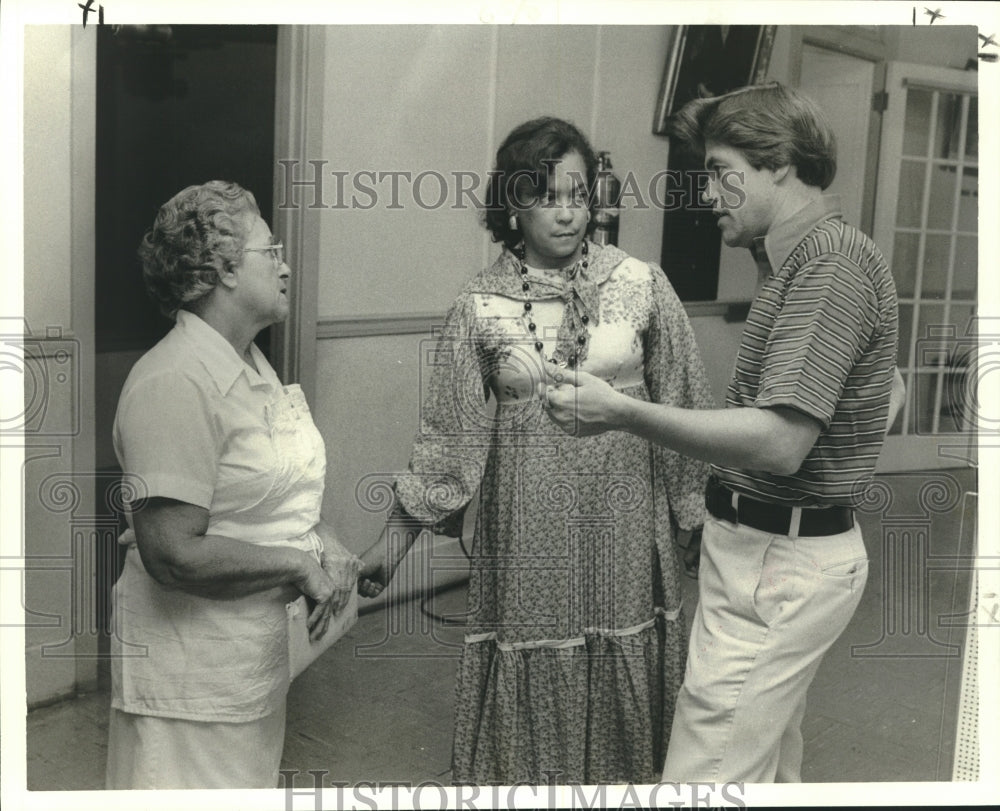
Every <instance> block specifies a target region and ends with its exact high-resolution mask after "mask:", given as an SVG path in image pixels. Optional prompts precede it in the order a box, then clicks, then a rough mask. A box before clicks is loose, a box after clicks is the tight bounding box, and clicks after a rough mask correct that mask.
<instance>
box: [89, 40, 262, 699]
mask: <svg viewBox="0 0 1000 811" xmlns="http://www.w3.org/2000/svg"><path fill="white" fill-rule="evenodd" d="M97 32H98V45H97V121H96V130H97V156H96V160H97V194H96V200H95V205H96V211H95V220H96V252H97V256H96V267H97V272H96V277H97V278H96V297H95V298H96V303H95V332H96V335H95V339H96V350H97V355H96V369H95V376H96V380H95V386H96V393H97V395H96V400H97V404H96V405H97V420H96V422H97V436H96V441H97V448H96V457H97V465H96V467H97V468H98V472H99V474H100V476H101V478H102V481H107V482H113V481H114V480H115V479H116V477H117V476H118V475H120V470H119V469H118V466H117V461H116V459H115V456H114V452H113V449H112V446H111V427H112V423H113V419H114V410H115V405H116V404H117V401H118V395H119V393H120V392H121V388H122V385H123V384H124V382H125V378H126V376H127V375H128V372H129V370H130V369H131V367H132V364H133V363H134V362H135V361H136V359H137V358H138V357H139V356H140V355H141V354H142V352H144V351H145V350H147V349H149V348H150V347H152V346H153V344H155V343H156V342H157V341H158V340H159V339H160V338H162V337H163V336H164V335H165V334H166V333H167V331H168V330H169V329H170V328H171V326H172V322H171V321H169V320H168V319H167V318H165V317H164V316H162V315H161V314H160V312H159V310H158V309H157V307H156V306H155V305H154V304H153V303H152V301H150V299H149V298H148V297H147V295H146V292H145V288H144V286H143V282H142V274H141V272H140V269H139V262H138V259H137V258H136V248H137V247H138V245H139V241H140V240H141V238H142V236H143V234H144V233H145V231H146V229H148V228H149V226H150V225H151V224H152V222H153V218H154V217H155V216H156V212H157V210H158V209H159V207H160V205H161V204H162V203H164V202H165V201H166V200H167V199H169V198H170V197H171V196H172V195H174V194H175V193H176V192H178V191H180V190H181V189H182V188H184V187H185V186H188V185H191V184H194V183H203V182H205V181H207V180H212V179H223V180H233V181H236V182H237V183H239V184H240V185H241V186H243V187H245V188H247V189H249V190H251V191H252V192H253V193H254V196H255V197H256V198H257V203H258V205H259V207H260V210H261V214H262V215H263V216H264V218H265V219H266V220H269V221H270V219H271V217H272V195H273V191H272V184H273V182H274V181H273V177H274V101H275V67H276V45H277V27H276V26H264V25H233V26H213V25H171V26H115V27H112V26H110V25H105V26H99V27H97ZM257 343H258V345H259V346H260V347H261V349H262V350H263V351H264V353H265V354H269V348H270V334H269V331H266V330H265V331H264V332H262V333H261V334H260V335H259V336H258V339H257ZM105 489H106V488H104V487H101V488H99V490H100V491H101V492H98V504H97V513H98V515H99V516H104V517H106V518H107V519H108V520H109V521H111V522H114V521H115V520H116V519H120V516H117V515H115V514H114V506H113V505H112V504H109V503H108V501H109V500H108V499H107V498H105V497H104V492H103V491H104V490H105ZM113 535H114V533H110V534H109V535H108V536H106V537H107V538H113ZM100 547H101V548H99V549H98V550H97V556H98V567H97V571H98V583H97V594H98V601H97V602H98V605H97V627H98V628H99V629H102V632H103V633H105V634H106V633H107V631H108V624H109V619H110V602H109V601H110V589H111V585H112V584H113V582H114V581H115V579H117V577H118V574H119V572H120V567H121V562H122V560H123V555H122V551H121V550H120V549H119V548H118V547H117V544H115V543H114V542H113V541H112V542H108V540H105V541H103V542H101V543H100ZM103 642H104V650H107V640H106V639H104V640H103ZM101 680H102V681H104V682H105V683H107V682H106V680H107V668H102V673H101Z"/></svg>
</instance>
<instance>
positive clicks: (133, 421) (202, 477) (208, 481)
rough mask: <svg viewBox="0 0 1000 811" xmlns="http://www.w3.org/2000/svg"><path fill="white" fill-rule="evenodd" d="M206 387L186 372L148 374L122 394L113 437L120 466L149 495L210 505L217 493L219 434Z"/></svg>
mask: <svg viewBox="0 0 1000 811" xmlns="http://www.w3.org/2000/svg"><path fill="white" fill-rule="evenodd" d="M212 427H213V423H212V417H211V409H210V406H209V404H208V403H207V402H206V397H205V393H204V392H203V391H202V390H201V389H200V388H199V386H198V385H197V384H196V383H195V382H194V381H193V380H191V379H190V378H188V377H187V376H185V375H184V374H182V373H180V372H177V371H173V370H168V371H165V372H163V373H161V374H157V375H153V376H150V377H146V378H144V379H143V380H141V381H139V382H138V383H137V384H136V385H134V386H129V387H127V388H126V390H125V392H124V393H123V394H122V398H121V402H120V403H119V405H118V411H117V413H116V415H115V425H114V443H115V451H116V453H117V454H118V460H119V462H120V463H121V466H122V470H123V471H124V472H125V473H126V474H127V475H129V476H133V477H137V479H138V482H137V484H138V486H139V487H140V488H141V490H142V492H143V494H144V495H146V496H162V497H165V498H173V499H176V500H177V501H184V502H187V503H188V504H194V505H196V506H198V507H204V508H205V509H208V508H209V507H210V506H211V504H212V497H213V495H214V493H215V482H216V476H217V473H218V470H217V467H218V460H219V452H218V451H219V440H218V437H217V436H216V434H215V432H214V431H213V430H212Z"/></svg>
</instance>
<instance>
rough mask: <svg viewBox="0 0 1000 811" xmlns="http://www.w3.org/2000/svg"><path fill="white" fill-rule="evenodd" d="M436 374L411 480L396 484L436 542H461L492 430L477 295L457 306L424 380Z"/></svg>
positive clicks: (425, 361)
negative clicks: (442, 539) (446, 538)
mask: <svg viewBox="0 0 1000 811" xmlns="http://www.w3.org/2000/svg"><path fill="white" fill-rule="evenodd" d="M428 374H429V375H430V383H429V387H428V390H427V394H426V395H425V396H424V398H423V402H422V403H421V413H420V427H419V430H418V432H417V436H416V438H415V439H414V442H413V451H412V453H411V455H410V463H409V466H408V469H407V472H406V473H404V474H402V475H401V476H399V478H397V479H396V484H395V490H396V499H397V501H398V502H399V504H400V506H402V508H403V509H404V510H405V511H406V512H407V513H408V514H409V516H411V517H412V518H415V519H417V520H418V521H420V522H421V523H423V524H426V525H429V526H430V528H431V529H432V531H433V532H435V533H436V534H439V535H448V536H451V537H460V536H461V534H462V520H463V518H464V516H465V510H466V508H467V507H468V506H469V503H470V502H471V500H472V497H473V496H474V495H475V493H476V490H477V488H478V487H479V482H480V480H481V479H482V477H483V471H484V469H485V465H486V456H487V453H488V451H489V447H490V441H491V440H490V437H491V429H492V416H491V415H490V414H489V413H488V411H487V409H486V399H487V391H488V390H487V388H486V376H485V375H484V372H483V364H482V359H481V353H480V348H479V343H478V340H477V338H476V331H475V309H474V301H473V298H472V296H471V294H468V293H464V294H462V295H461V296H460V297H459V298H458V299H457V300H456V301H455V303H454V304H453V305H452V307H451V309H450V310H449V311H448V315H447V316H446V318H445V325H444V330H443V332H442V334H441V336H440V338H439V339H438V341H437V344H436V346H435V348H434V349H433V351H432V352H431V353H430V354H429V355H427V356H424V357H422V358H421V379H424V377H425V375H428Z"/></svg>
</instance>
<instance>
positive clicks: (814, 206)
mask: <svg viewBox="0 0 1000 811" xmlns="http://www.w3.org/2000/svg"><path fill="white" fill-rule="evenodd" d="M840 216H842V215H841V213H840V197H839V196H838V195H836V194H824V195H823V196H822V197H820V198H819V199H818V200H814V201H813V202H811V203H809V204H808V205H807V206H805V207H803V208H800V209H799V210H798V211H796V212H795V213H794V214H793V215H792V216H791V217H789V218H788V219H787V220H782V221H781V222H779V223H776V224H774V225H772V226H771V229H770V230H769V231H768V232H767V234H766V235H764V236H762V237H756V238H755V239H754V241H753V243H752V244H751V245H750V254H751V255H752V256H753V258H754V260H755V261H756V262H757V266H758V267H761V266H762V263H765V262H766V263H767V265H768V266H769V268H768V270H769V272H770V273H777V272H778V270H779V269H780V268H781V266H782V265H784V264H785V261H786V260H787V259H788V257H789V256H791V254H792V251H794V250H795V248H796V247H798V244H799V243H800V242H802V240H803V239H804V238H805V236H806V235H807V234H808V233H809V232H810V231H812V229H813V228H815V227H816V226H817V225H819V223H821V222H823V220H827V219H829V218H831V217H840Z"/></svg>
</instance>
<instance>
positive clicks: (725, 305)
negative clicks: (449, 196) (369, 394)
mask: <svg viewBox="0 0 1000 811" xmlns="http://www.w3.org/2000/svg"><path fill="white" fill-rule="evenodd" d="M749 309H750V301H749V300H738V301H689V302H685V303H684V310H685V312H686V313H687V315H688V318H713V317H719V316H721V317H722V318H724V319H725V320H726V322H727V323H732V322H735V321H744V320H746V313H747V310H749ZM444 319H445V314H444V312H423V313H400V314H388V313H382V314H378V313H376V314H371V315H352V316H346V315H328V316H323V317H321V318H320V319H319V320H318V321H317V322H316V340H328V339H339V338H374V337H379V336H384V335H430V334H431V333H433V332H434V330H435V328H439V327H441V326H442V325H443V324H444Z"/></svg>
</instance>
